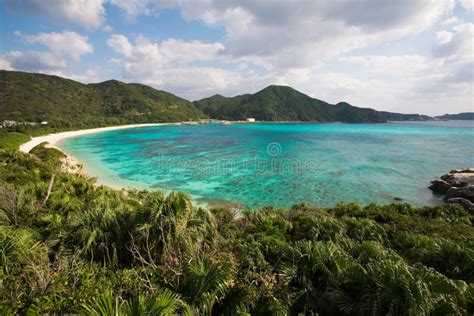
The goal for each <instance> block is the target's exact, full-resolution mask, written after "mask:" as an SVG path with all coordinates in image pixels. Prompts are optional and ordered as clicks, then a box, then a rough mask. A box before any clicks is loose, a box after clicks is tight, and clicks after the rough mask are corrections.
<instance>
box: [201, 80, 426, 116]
mask: <svg viewBox="0 0 474 316" xmlns="http://www.w3.org/2000/svg"><path fill="white" fill-rule="evenodd" d="M193 104H194V105H195V106H196V107H197V108H199V109H200V110H201V111H202V112H204V114H206V115H208V116H209V117H210V118H214V119H226V120H244V119H246V118H247V117H253V118H255V119H257V120H262V121H307V122H310V121H314V122H335V121H338V122H348V123H385V122H387V121H392V120H395V118H396V120H401V121H412V120H413V121H415V120H417V121H424V120H431V119H432V118H431V117H430V116H427V115H420V114H402V113H391V112H384V111H377V110H374V109H372V108H362V107H356V106H353V105H351V104H349V103H348V102H344V101H342V102H339V103H337V104H330V103H328V102H325V101H322V100H319V99H317V98H312V97H310V96H308V95H306V94H304V93H301V92H299V91H297V90H296V89H294V88H292V87H289V86H279V85H270V86H268V87H266V88H264V89H262V90H260V91H258V92H256V93H254V94H242V95H237V96H233V97H224V96H222V95H214V96H212V97H208V98H204V99H201V100H197V101H194V102H193Z"/></svg>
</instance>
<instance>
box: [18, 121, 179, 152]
mask: <svg viewBox="0 0 474 316" xmlns="http://www.w3.org/2000/svg"><path fill="white" fill-rule="evenodd" d="M174 124H181V123H148V124H129V125H120V126H109V127H99V128H91V129H82V130H78V131H69V132H61V133H55V134H49V135H46V136H38V137H33V138H32V139H31V140H30V141H28V142H26V143H24V144H23V145H21V146H20V151H22V152H25V153H29V152H30V150H32V149H33V148H34V147H36V146H38V145H39V144H41V143H44V142H47V143H49V146H51V147H56V144H57V143H58V142H59V141H61V140H63V139H66V138H70V137H75V136H81V135H87V134H94V133H101V132H107V131H114V130H119V129H126V128H134V127H147V126H161V125H174Z"/></svg>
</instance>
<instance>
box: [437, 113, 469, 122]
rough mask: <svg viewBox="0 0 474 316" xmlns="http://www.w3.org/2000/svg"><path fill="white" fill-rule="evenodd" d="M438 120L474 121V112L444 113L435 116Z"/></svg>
mask: <svg viewBox="0 0 474 316" xmlns="http://www.w3.org/2000/svg"><path fill="white" fill-rule="evenodd" d="M435 118H436V119H438V120H462V121H474V112H464V113H458V114H444V115H440V116H436V117H435Z"/></svg>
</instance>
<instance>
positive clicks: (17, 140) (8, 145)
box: [0, 128, 30, 149]
mask: <svg viewBox="0 0 474 316" xmlns="http://www.w3.org/2000/svg"><path fill="white" fill-rule="evenodd" d="M29 140H30V137H28V136H27V135H26V134H24V133H18V132H8V131H7V130H6V128H0V149H14V148H18V147H19V146H20V145H21V144H23V143H26V142H27V141H29Z"/></svg>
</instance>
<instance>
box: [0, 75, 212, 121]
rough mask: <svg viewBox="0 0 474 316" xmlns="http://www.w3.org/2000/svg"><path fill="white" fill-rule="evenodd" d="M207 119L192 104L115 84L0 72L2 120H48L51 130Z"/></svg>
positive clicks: (148, 89) (141, 87) (137, 86)
mask: <svg viewBox="0 0 474 316" xmlns="http://www.w3.org/2000/svg"><path fill="white" fill-rule="evenodd" d="M201 118H205V115H204V114H203V113H202V112H201V111H200V110H198V109H196V108H195V107H194V106H193V104H192V103H191V102H189V101H187V100H185V99H182V98H179V97H177V96H175V95H173V94H171V93H167V92H164V91H159V90H155V89H153V88H151V87H148V86H145V85H141V84H136V83H130V84H126V83H123V82H120V81H116V80H109V81H105V82H102V83H97V84H82V83H79V82H76V81H73V80H69V79H65V78H61V77H57V76H49V75H44V74H34V73H25V72H16V71H0V121H3V120H16V121H30V122H40V121H48V122H49V125H50V126H62V127H63V126H71V127H75V126H100V125H113V124H126V123H148V122H170V121H185V120H195V119H201Z"/></svg>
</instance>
